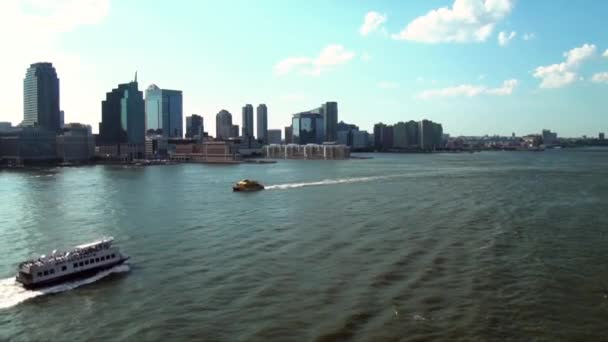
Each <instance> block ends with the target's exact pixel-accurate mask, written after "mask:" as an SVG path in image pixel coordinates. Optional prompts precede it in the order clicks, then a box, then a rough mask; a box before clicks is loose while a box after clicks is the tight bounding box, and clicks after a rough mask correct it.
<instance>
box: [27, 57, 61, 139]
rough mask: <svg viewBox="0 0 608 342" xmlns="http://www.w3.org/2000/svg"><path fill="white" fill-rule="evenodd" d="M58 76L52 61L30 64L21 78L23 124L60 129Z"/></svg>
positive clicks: (53, 129) (51, 129) (52, 129)
mask: <svg viewBox="0 0 608 342" xmlns="http://www.w3.org/2000/svg"><path fill="white" fill-rule="evenodd" d="M59 108H60V107H59V78H57V72H56V71H55V68H54V67H53V64H52V63H34V64H32V65H30V67H29V68H28V69H27V72H26V74H25V79H24V80H23V126H26V127H27V126H30V127H41V128H44V129H47V130H50V131H59V130H60V129H61V117H60V116H61V114H60V109H59Z"/></svg>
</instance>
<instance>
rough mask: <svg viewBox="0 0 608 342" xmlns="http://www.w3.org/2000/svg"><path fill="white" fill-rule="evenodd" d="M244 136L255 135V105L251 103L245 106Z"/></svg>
mask: <svg viewBox="0 0 608 342" xmlns="http://www.w3.org/2000/svg"><path fill="white" fill-rule="evenodd" d="M241 124H242V125H243V137H253V106H252V105H250V104H247V105H245V107H243V121H242V122H241Z"/></svg>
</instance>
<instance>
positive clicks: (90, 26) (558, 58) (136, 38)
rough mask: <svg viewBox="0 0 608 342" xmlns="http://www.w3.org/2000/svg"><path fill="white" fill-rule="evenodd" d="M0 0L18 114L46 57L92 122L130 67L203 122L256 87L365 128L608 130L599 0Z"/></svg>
mask: <svg viewBox="0 0 608 342" xmlns="http://www.w3.org/2000/svg"><path fill="white" fill-rule="evenodd" d="M0 13H1V14H0V30H1V31H0V32H1V33H0V34H2V38H3V39H2V40H3V42H4V44H5V47H8V49H3V50H4V51H5V53H4V54H2V56H1V57H0V58H1V59H2V60H1V61H2V63H0V64H1V66H0V68H2V72H3V75H5V76H6V77H5V80H4V82H3V84H2V89H1V90H2V93H3V94H5V95H6V97H3V101H2V104H3V110H2V114H1V116H0V121H12V122H13V123H18V122H19V121H21V119H22V116H23V114H22V112H23V109H22V107H23V94H22V92H23V90H22V82H23V77H24V75H25V70H26V69H27V66H28V65H29V64H30V63H34V62H38V61H43V60H44V61H50V62H53V63H54V64H55V65H56V68H57V71H58V73H59V77H60V79H61V106H62V108H63V109H64V110H65V112H66V121H67V122H84V123H87V124H91V125H93V127H94V130H95V131H96V130H97V123H98V121H99V120H100V118H101V100H102V99H103V98H104V96H105V92H107V91H109V90H110V89H111V88H113V87H115V86H116V85H117V84H118V83H124V82H127V81H129V80H131V79H132V78H133V74H134V73H135V71H136V70H137V71H138V75H139V81H140V89H142V90H143V89H145V88H146V87H147V86H148V85H149V84H151V83H155V84H157V85H158V86H160V87H161V88H168V89H179V90H182V91H183V92H184V115H189V114H191V113H198V114H202V115H203V116H204V117H205V126H206V130H207V131H209V132H212V133H213V132H214V131H215V114H216V113H217V112H218V111H219V110H221V109H223V108H225V109H227V110H228V111H230V112H231V113H232V114H233V118H234V121H235V122H236V123H238V124H240V121H241V115H240V112H241V107H242V106H243V105H244V104H246V103H252V104H253V105H254V106H257V104H259V103H266V104H267V105H268V108H269V128H283V127H284V126H286V125H288V124H289V122H290V117H291V114H293V113H296V112H298V111H303V110H307V109H311V108H314V107H317V106H318V105H320V104H321V103H322V102H325V101H338V103H339V119H340V120H344V121H347V122H349V123H354V124H357V125H359V126H360V127H361V128H362V129H368V130H371V129H372V127H373V124H374V123H376V122H379V121H383V122H385V123H393V122H397V121H405V120H410V119H413V120H420V119H422V118H428V119H431V120H434V121H438V122H441V123H443V125H444V130H445V131H447V132H449V133H451V134H452V135H461V134H465V135H480V134H505V135H506V134H511V132H516V133H517V134H526V133H531V132H538V131H540V130H541V129H543V128H550V129H553V130H555V131H557V132H558V133H559V134H560V135H562V136H580V135H583V134H587V135H597V133H598V132H600V131H602V132H603V131H608V115H607V114H608V113H606V108H607V102H608V97H607V96H606V94H608V54H607V56H603V54H604V53H605V52H606V50H607V49H608V36H607V35H606V34H605V29H604V27H605V24H604V22H605V21H604V18H605V13H608V2H606V1H577V2H574V1H566V0H551V1H549V0H538V1H523V0H519V1H516V0H485V1H484V0H456V1H454V0H445V1H444V0H426V1H345V0H340V1H337V0H336V1H330V0H323V1H321V0H309V1H279V0H257V1H244V0H243V1H185V0H183V1H158V2H157V1H143V0H127V1H110V0H7V1H4V2H2V3H1V4H0ZM366 19H367V21H366ZM501 32H502V33H501ZM499 37H502V38H503V39H502V41H499V40H500V39H499ZM501 43H502V44H501ZM6 51H10V53H8V54H7V53H6Z"/></svg>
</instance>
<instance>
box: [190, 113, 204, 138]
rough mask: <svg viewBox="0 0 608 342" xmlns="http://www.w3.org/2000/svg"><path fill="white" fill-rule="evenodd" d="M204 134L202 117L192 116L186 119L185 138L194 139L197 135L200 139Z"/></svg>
mask: <svg viewBox="0 0 608 342" xmlns="http://www.w3.org/2000/svg"><path fill="white" fill-rule="evenodd" d="M204 132H205V124H204V122H203V117H202V116H200V115H196V114H192V115H191V116H187V117H186V138H194V137H195V136H197V135H198V136H199V138H200V139H202V138H203V133H204Z"/></svg>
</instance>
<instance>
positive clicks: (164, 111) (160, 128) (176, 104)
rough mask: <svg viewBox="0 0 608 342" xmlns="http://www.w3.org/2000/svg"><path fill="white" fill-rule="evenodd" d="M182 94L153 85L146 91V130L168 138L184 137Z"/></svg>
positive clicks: (178, 91)
mask: <svg viewBox="0 0 608 342" xmlns="http://www.w3.org/2000/svg"><path fill="white" fill-rule="evenodd" d="M182 102H183V101H182V92H181V91H180V90H168V89H160V88H159V87H158V86H157V85H156V84H152V85H150V86H149V87H148V89H146V130H148V131H149V130H154V131H157V132H159V133H160V134H162V135H163V136H164V137H168V138H181V137H182V136H183V111H182V105H183V103H182Z"/></svg>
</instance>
